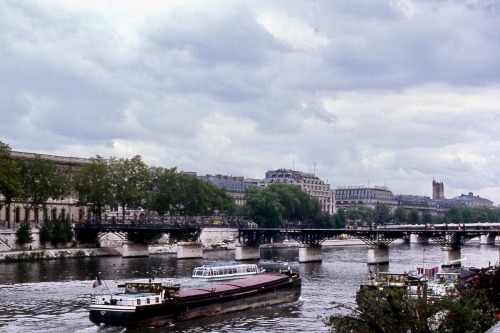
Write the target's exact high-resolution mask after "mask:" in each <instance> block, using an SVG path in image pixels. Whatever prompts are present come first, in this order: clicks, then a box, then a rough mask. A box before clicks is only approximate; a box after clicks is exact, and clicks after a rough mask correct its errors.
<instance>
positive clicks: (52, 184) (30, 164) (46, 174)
mask: <svg viewBox="0 0 500 333" xmlns="http://www.w3.org/2000/svg"><path fill="white" fill-rule="evenodd" d="M17 163H18V165H19V168H20V175H21V184H22V185H21V186H22V193H21V195H20V198H21V199H22V200H23V201H24V202H26V203H28V205H29V206H30V208H34V207H39V206H42V207H45V206H46V204H47V201H48V200H49V199H61V198H63V197H64V196H66V195H67V194H68V193H69V189H70V186H69V180H70V178H69V176H68V174H67V173H65V172H62V171H61V170H59V169H58V168H57V166H56V164H55V163H54V162H53V161H50V160H47V159H44V158H41V157H38V156H37V157H35V158H19V159H17ZM37 218H38V217H37Z"/></svg>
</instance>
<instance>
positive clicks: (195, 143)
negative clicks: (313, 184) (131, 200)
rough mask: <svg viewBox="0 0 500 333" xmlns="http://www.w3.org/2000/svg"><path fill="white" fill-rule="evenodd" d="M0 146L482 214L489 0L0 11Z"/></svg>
mask: <svg viewBox="0 0 500 333" xmlns="http://www.w3.org/2000/svg"><path fill="white" fill-rule="evenodd" d="M0 31H1V33H0V141H3V142H4V143H7V144H8V145H9V146H10V147H11V149H12V150H15V151H25V152H35V153H43V154H53V155H62V156H76V157H93V156H96V155H100V156H102V157H106V158H108V157H111V156H115V157H127V158H130V157H133V156H134V155H141V156H142V159H143V161H144V162H145V163H146V164H148V165H151V166H153V165H154V166H163V167H168V168H170V167H177V168H178V170H182V171H195V172H197V173H198V174H201V175H203V174H225V175H233V176H244V177H247V178H264V176H265V172H266V171H268V170H274V169H278V168H290V169H292V168H294V169H295V170H300V171H305V172H311V173H313V172H315V174H316V175H317V176H318V177H320V178H321V179H323V180H324V181H327V182H328V183H330V184H331V186H332V188H337V187H339V186H350V185H366V186H374V185H379V186H387V187H388V188H389V189H390V190H392V192H393V193H394V194H414V195H424V196H429V197H431V196H432V186H431V185H432V180H433V178H434V179H436V180H439V181H443V182H444V186H445V196H446V197H447V198H452V197H455V196H458V195H460V194H462V193H468V192H473V193H474V195H480V196H481V197H485V198H488V199H490V200H492V201H493V202H494V203H495V205H498V204H500V66H499V65H500V0H488V1H480V0H468V1H459V0H443V1H440V0H429V1H412V0H399V1H398V0H393V1H391V0H387V1H382V0H381V1H373V0H366V1H355V0H343V1H342V0H338V1H331V0H316V1H313V0H307V1H306V0H283V1H276V0H273V1H269V0H263V1H257V0H255V1H254V0H252V1H233V0H231V1H214V0H210V1H207V0H200V1H181V0H178V1H166V0H162V1H147V0H141V1H123V0H118V1H104V0H96V1H89V0H86V1H80V0H74V1H70V0H64V1H63V0H61V1H55V0H54V1H51V0H44V1H35V0H33V1H22V0H16V1H2V2H1V3H0Z"/></svg>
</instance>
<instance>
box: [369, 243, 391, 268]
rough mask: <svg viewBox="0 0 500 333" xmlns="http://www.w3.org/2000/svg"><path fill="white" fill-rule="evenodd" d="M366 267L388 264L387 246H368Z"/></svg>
mask: <svg viewBox="0 0 500 333" xmlns="http://www.w3.org/2000/svg"><path fill="white" fill-rule="evenodd" d="M367 263H368V265H376V264H379V265H383V264H388V263H389V246H388V245H385V244H382V245H369V246H368V258H367Z"/></svg>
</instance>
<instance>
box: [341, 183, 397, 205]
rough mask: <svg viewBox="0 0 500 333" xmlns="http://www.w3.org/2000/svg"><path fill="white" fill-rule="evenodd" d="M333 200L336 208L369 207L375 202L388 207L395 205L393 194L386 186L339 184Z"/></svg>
mask: <svg viewBox="0 0 500 333" xmlns="http://www.w3.org/2000/svg"><path fill="white" fill-rule="evenodd" d="M335 201H336V202H335V204H336V207H337V209H339V208H347V207H349V206H354V205H358V206H367V207H370V208H373V207H375V205H376V204H385V205H387V206H389V208H393V207H394V206H396V205H397V201H396V200H395V199H394V195H393V194H392V192H391V191H390V190H389V188H387V187H386V186H373V187H368V186H364V185H354V186H339V187H337V189H336V190H335Z"/></svg>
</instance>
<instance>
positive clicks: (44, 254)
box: [0, 228, 238, 261]
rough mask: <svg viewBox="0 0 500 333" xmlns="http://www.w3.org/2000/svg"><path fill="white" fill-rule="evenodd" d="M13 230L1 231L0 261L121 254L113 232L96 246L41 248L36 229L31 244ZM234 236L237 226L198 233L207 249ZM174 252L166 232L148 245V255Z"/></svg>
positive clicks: (120, 241)
mask: <svg viewBox="0 0 500 333" xmlns="http://www.w3.org/2000/svg"><path fill="white" fill-rule="evenodd" d="M16 231H17V229H3V230H0V261H6V259H8V260H11V259H15V260H14V261H16V260H23V259H27V260H30V259H33V260H34V259H51V258H54V259H56V258H62V257H88V256H109V255H122V245H123V235H116V234H113V233H108V234H105V235H103V236H102V237H101V238H100V240H99V243H100V247H99V248H97V247H95V248H94V247H93V246H94V244H77V243H76V242H74V243H73V244H71V243H68V244H66V246H62V245H59V247H58V248H55V247H54V246H52V245H50V244H46V246H45V247H42V245H41V244H40V232H39V229H33V230H32V235H33V243H31V244H28V245H24V246H21V245H18V244H17V243H16ZM237 237H238V230H237V229H231V228H205V229H203V231H202V233H201V235H200V240H201V242H202V244H203V247H204V248H206V249H210V248H212V247H213V245H215V244H217V243H218V242H221V241H227V242H229V244H230V245H231V244H234V242H235V241H236V238H237ZM233 247H234V245H233ZM230 248H231V246H230ZM176 252H177V245H176V244H175V243H173V242H170V239H169V236H168V235H164V236H163V237H162V238H161V239H160V240H159V242H158V243H157V244H154V245H150V246H149V253H150V254H163V253H176Z"/></svg>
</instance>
